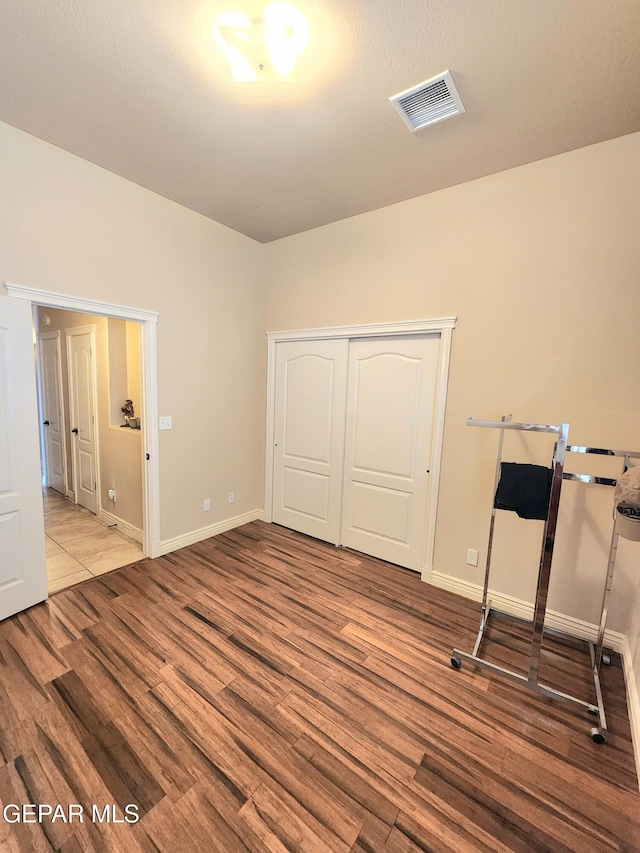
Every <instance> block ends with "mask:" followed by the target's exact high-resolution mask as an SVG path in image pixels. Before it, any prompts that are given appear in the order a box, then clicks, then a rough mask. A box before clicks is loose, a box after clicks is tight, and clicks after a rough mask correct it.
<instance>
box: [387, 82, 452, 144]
mask: <svg viewBox="0 0 640 853" xmlns="http://www.w3.org/2000/svg"><path fill="white" fill-rule="evenodd" d="M389 100H390V101H391V103H392V104H393V106H394V107H395V108H396V109H397V110H398V112H399V113H400V116H401V117H402V120H403V121H404V123H405V124H406V125H407V127H408V128H409V130H410V131H411V132H412V133H413V132H414V131H416V130H420V128H421V127H427V125H429V124H436V122H439V121H444V119H446V118H451V117H452V116H457V115H459V114H460V113H463V112H464V106H463V104H462V100H461V98H460V95H459V94H458V90H457V89H456V87H455V85H454V83H453V79H452V77H451V74H450V73H449V72H448V71H443V72H442V74H438V75H437V77H432V78H431V79H430V80H425V82H424V83H419V84H418V85H417V86H413V87H412V88H411V89H405V91H404V92H400V93H399V94H398V95H394V96H393V97H392V98H389Z"/></svg>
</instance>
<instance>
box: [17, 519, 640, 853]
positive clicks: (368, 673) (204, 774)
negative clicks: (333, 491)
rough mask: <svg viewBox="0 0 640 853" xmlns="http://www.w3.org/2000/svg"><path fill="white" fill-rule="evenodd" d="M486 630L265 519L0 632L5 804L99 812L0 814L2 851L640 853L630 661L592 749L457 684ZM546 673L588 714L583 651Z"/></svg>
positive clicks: (561, 655) (442, 599)
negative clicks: (456, 658)
mask: <svg viewBox="0 0 640 853" xmlns="http://www.w3.org/2000/svg"><path fill="white" fill-rule="evenodd" d="M477 619H478V605H477V604H474V603H472V602H469V601H466V600H464V599H461V598H459V597H457V596H455V595H453V594H450V593H446V592H443V591H440V590H437V589H435V588H432V587H430V586H428V585H426V584H423V583H421V582H420V580H419V578H418V577H417V576H416V575H414V574H412V573H410V572H407V571H405V570H403V569H399V568H397V567H394V566H389V565H387V564H385V563H382V562H380V561H377V560H374V559H370V558H367V557H363V556H361V555H358V554H354V553H351V552H347V551H343V550H337V549H335V548H333V547H331V546H328V545H324V544H322V543H318V542H316V541H314V540H311V539H308V538H306V537H303V536H299V535H297V534H295V533H292V532H290V531H287V530H283V529H282V528H278V527H276V526H271V525H267V524H263V523H261V522H254V523H252V524H249V525H246V526H245V527H243V528H239V529H237V530H235V531H231V532H229V533H227V534H224V535H221V536H219V537H217V538H215V539H211V540H207V541H205V542H202V543H199V544H197V545H194V546H192V547H190V548H185V549H183V550H181V551H179V552H177V553H175V554H170V555H168V556H165V557H162V558H159V559H156V560H145V561H143V562H141V563H138V564H135V565H133V566H129V567H125V568H123V569H120V570H118V571H116V572H114V573H112V574H109V575H105V576H104V577H101V578H96V579H94V580H91V581H87V582H86V583H84V584H82V585H80V586H78V587H75V588H73V589H71V590H68V591H65V592H62V593H58V594H56V595H54V596H53V597H52V598H51V599H50V601H49V602H48V603H46V604H43V605H39V606H37V607H34V608H32V609H31V610H29V611H27V612H25V613H23V614H20V615H18V616H16V617H13V618H11V619H8V620H6V621H5V622H3V623H2V624H0V671H1V679H0V801H1V804H2V807H3V808H4V807H5V806H11V804H16V805H21V804H27V803H35V804H48V805H51V806H55V805H56V804H61V805H63V806H64V808H65V810H66V809H67V807H68V805H69V804H77V805H78V807H82V808H83V810H84V813H83V817H84V819H83V822H80V821H79V819H77V818H75V819H74V820H73V821H71V822H68V821H67V822H65V821H63V820H62V819H61V818H60V817H58V819H56V820H55V821H52V820H51V818H50V817H46V816H45V818H44V820H43V822H42V823H31V822H26V823H23V822H20V823H8V822H7V820H2V819H0V850H2V851H50V850H60V851H63V853H80V851H92V850H96V851H101V850H108V851H118V853H119V851H123V853H130V851H132V853H135V851H143V853H151V851H169V853H174V851H176V850H181V851H213V853H218V851H219V853H235V851H247V850H249V851H256V853H263V851H272V853H278V852H279V851H313V853H316V851H317V853H324V851H335V853H341V852H342V851H344V853H347V851H353V853H365V851H387V853H410V851H432V853H439V852H440V851H455V853H464V851H545V850H546V851H553V853H558V852H559V851H578V853H585V851H590V853H593V851H616V850H617V851H622V850H624V851H636V850H640V825H639V824H640V795H639V794H638V786H637V779H636V776H635V770H634V761H633V752H632V746H631V740H630V731H629V723H628V719H627V712H626V704H625V694H624V683H623V675H622V669H621V662H620V659H619V657H618V656H617V655H613V660H612V665H611V667H610V668H608V669H607V670H606V671H605V672H604V675H603V679H604V694H605V700H606V702H607V711H608V718H609V723H610V728H611V733H610V736H609V742H608V743H607V744H606V745H605V746H597V745H595V744H594V743H593V742H592V741H591V739H590V738H589V736H588V731H589V728H590V727H591V725H593V721H592V718H590V717H588V715H586V714H585V715H582V714H580V713H576V712H575V710H573V709H572V708H565V707H563V706H562V705H559V704H557V703H555V702H552V701H550V700H547V699H545V698H543V697H539V696H537V695H534V694H531V693H530V692H528V691H525V690H523V689H521V688H519V687H517V686H514V685H511V684H509V683H507V682H505V681H504V680H501V679H496V678H493V677H490V676H488V675H487V674H486V673H481V672H478V671H474V670H473V669H472V668H470V667H468V666H464V667H463V669H462V670H461V671H460V672H455V671H454V670H453V669H451V667H450V665H449V658H450V655H451V649H452V647H453V646H454V645H457V646H459V647H461V648H471V646H472V644H473V639H472V638H473V637H474V636H475V631H476V628H477ZM524 636H525V635H524V632H523V629H522V627H520V626H519V625H517V624H515V623H513V622H512V621H511V620H507V619H497V620H496V621H495V623H494V625H493V627H492V629H491V632H490V638H489V642H488V644H487V656H488V657H491V658H492V659H494V660H496V661H502V662H505V663H508V665H510V666H517V665H518V657H517V653H518V651H519V650H521V649H525V648H526V644H525V641H524ZM520 663H521V662H520ZM544 670H545V672H544V677H545V678H546V679H547V680H548V681H550V682H552V683H555V684H557V685H558V686H559V687H561V688H563V689H564V690H566V691H568V692H570V693H575V694H577V695H583V696H585V698H588V699H591V690H592V685H590V682H589V665H588V653H587V649H586V646H585V645H584V644H582V643H580V642H573V641H572V642H570V643H560V642H558V641H551V640H549V641H548V645H547V650H546V652H545V658H544ZM94 804H95V805H97V806H98V807H99V809H100V813H102V810H103V809H104V806H105V805H114V806H115V807H116V810H115V816H116V817H117V818H118V819H119V820H120V821H121V822H119V823H114V822H111V823H107V822H102V823H100V822H97V821H96V822H94V821H92V819H91V812H92V806H93V805H94ZM128 804H133V805H135V806H136V807H137V810H138V814H139V815H140V820H139V821H138V822H137V823H128V822H126V821H125V819H124V818H125V814H124V809H125V807H126V806H127V805H128ZM7 814H8V816H9V817H10V818H11V817H12V816H13V815H14V811H11V809H10V810H9V811H8V813H7ZM31 814H32V813H31V812H27V815H26V817H27V819H28V820H29V819H30V815H31ZM132 815H133V812H131V813H130V815H129V816H130V817H131V816H132Z"/></svg>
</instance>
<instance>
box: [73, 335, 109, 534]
mask: <svg viewBox="0 0 640 853" xmlns="http://www.w3.org/2000/svg"><path fill="white" fill-rule="evenodd" d="M64 335H65V338H66V341H67V374H68V383H69V385H68V387H69V401H68V402H69V417H71V414H72V410H73V405H74V403H75V401H74V399H73V398H74V397H76V396H77V393H76V392H77V388H76V383H75V379H74V378H73V376H72V358H71V346H72V342H71V339H72V338H74V337H77V336H79V335H90V337H91V374H92V375H91V385H92V393H91V426H92V427H93V434H92V437H91V443H92V444H93V475H94V477H95V480H94V483H95V486H94V488H95V493H96V518H100V510H101V509H102V504H101V502H100V494H101V483H100V442H99V439H98V372H97V369H96V327H95V324H93V323H91V324H89V325H87V326H72V327H71V328H69V329H65V330H64ZM74 426H77V425H75V424H74ZM76 439H77V437H76ZM71 456H72V463H73V465H72V467H73V472H72V473H73V500H74V503H76V504H77V503H78V477H79V471H78V465H77V462H78V448H77V445H76V444H74V438H73V436H72V437H71Z"/></svg>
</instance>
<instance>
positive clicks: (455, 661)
mask: <svg viewBox="0 0 640 853" xmlns="http://www.w3.org/2000/svg"><path fill="white" fill-rule="evenodd" d="M451 666H452V667H453V668H454V669H460V667H461V666H462V661H461V660H460V658H456V657H452V658H451Z"/></svg>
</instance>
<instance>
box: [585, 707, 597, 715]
mask: <svg viewBox="0 0 640 853" xmlns="http://www.w3.org/2000/svg"><path fill="white" fill-rule="evenodd" d="M587 714H591V716H592V717H597V716H598V709H597V708H589V710H588V711H587Z"/></svg>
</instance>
